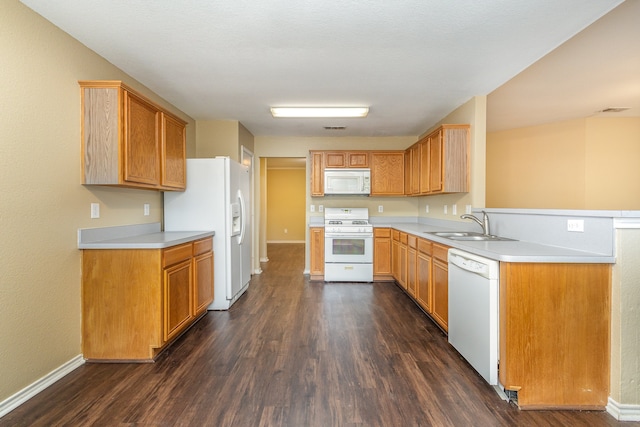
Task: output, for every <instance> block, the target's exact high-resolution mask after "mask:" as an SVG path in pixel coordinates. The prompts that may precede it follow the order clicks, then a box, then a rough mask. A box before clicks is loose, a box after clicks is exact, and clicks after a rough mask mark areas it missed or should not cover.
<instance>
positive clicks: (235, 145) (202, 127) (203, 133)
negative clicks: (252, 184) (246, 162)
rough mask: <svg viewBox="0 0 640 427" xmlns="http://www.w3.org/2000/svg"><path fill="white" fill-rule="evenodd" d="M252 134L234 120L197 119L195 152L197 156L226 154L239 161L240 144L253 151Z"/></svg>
mask: <svg viewBox="0 0 640 427" xmlns="http://www.w3.org/2000/svg"><path fill="white" fill-rule="evenodd" d="M253 139H254V137H253V135H252V134H251V132H249V131H248V130H247V128H245V127H244V126H243V125H242V123H240V122H238V121H236V120H198V121H197V122H196V141H197V142H196V146H197V147H196V154H195V156H190V157H198V158H206V157H216V156H228V157H230V158H231V159H233V160H235V161H236V162H239V161H240V151H241V150H242V146H244V147H246V148H247V149H248V150H249V151H253V147H254V142H253Z"/></svg>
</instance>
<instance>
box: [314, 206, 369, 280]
mask: <svg viewBox="0 0 640 427" xmlns="http://www.w3.org/2000/svg"><path fill="white" fill-rule="evenodd" d="M324 236H325V244H324V280H325V281H327V282H372V281H373V226H372V225H371V224H370V223H369V210H368V209H367V208H325V211H324Z"/></svg>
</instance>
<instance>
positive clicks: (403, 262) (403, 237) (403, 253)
mask: <svg viewBox="0 0 640 427" xmlns="http://www.w3.org/2000/svg"><path fill="white" fill-rule="evenodd" d="M399 258H400V260H399V262H400V264H399V268H400V270H399V271H398V275H399V278H398V283H400V286H402V287H403V288H404V289H405V290H406V289H407V233H402V232H401V233H400V253H399Z"/></svg>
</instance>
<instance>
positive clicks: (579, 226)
mask: <svg viewBox="0 0 640 427" xmlns="http://www.w3.org/2000/svg"><path fill="white" fill-rule="evenodd" d="M567 231H577V232H578V233H584V219H568V220H567Z"/></svg>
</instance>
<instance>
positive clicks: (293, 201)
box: [266, 169, 307, 242]
mask: <svg viewBox="0 0 640 427" xmlns="http://www.w3.org/2000/svg"><path fill="white" fill-rule="evenodd" d="M305 190H306V170H305V169H267V213H266V215H267V219H268V220H267V241H268V242H304V241H305V236H306V231H307V227H306V225H307V223H306V221H305V219H306V218H305V197H306V191H305Z"/></svg>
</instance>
